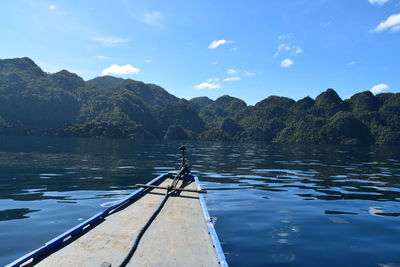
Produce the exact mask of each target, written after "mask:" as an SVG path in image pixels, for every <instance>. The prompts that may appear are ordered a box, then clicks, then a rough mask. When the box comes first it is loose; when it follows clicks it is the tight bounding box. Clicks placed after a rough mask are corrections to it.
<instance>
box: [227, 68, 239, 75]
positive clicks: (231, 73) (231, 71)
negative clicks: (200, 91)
mask: <svg viewBox="0 0 400 267" xmlns="http://www.w3.org/2000/svg"><path fill="white" fill-rule="evenodd" d="M226 73H227V74H229V75H233V74H236V73H238V71H237V70H234V69H228V70H227V71H226Z"/></svg>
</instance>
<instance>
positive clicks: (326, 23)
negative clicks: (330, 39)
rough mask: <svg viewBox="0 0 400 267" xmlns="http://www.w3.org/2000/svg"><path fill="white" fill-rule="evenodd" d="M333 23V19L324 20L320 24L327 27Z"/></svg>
mask: <svg viewBox="0 0 400 267" xmlns="http://www.w3.org/2000/svg"><path fill="white" fill-rule="evenodd" d="M331 24H332V21H324V22H321V23H320V24H319V26H321V27H322V28H327V27H329V26H331Z"/></svg>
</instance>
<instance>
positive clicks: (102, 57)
mask: <svg viewBox="0 0 400 267" xmlns="http://www.w3.org/2000/svg"><path fill="white" fill-rule="evenodd" d="M96 58H98V59H109V57H106V56H96Z"/></svg>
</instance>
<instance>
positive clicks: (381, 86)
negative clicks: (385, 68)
mask: <svg viewBox="0 0 400 267" xmlns="http://www.w3.org/2000/svg"><path fill="white" fill-rule="evenodd" d="M387 89H389V86H388V85H387V84H386V83H381V84H377V85H375V86H372V88H371V89H370V91H371V93H373V94H378V93H381V92H383V91H386V90H387Z"/></svg>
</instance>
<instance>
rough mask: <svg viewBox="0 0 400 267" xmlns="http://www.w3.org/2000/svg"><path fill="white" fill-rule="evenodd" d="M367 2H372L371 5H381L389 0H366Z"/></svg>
mask: <svg viewBox="0 0 400 267" xmlns="http://www.w3.org/2000/svg"><path fill="white" fill-rule="evenodd" d="M368 2H369V3H370V4H373V5H379V6H383V5H384V4H386V3H387V2H389V0H368Z"/></svg>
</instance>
